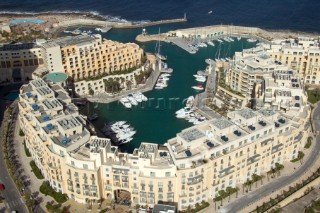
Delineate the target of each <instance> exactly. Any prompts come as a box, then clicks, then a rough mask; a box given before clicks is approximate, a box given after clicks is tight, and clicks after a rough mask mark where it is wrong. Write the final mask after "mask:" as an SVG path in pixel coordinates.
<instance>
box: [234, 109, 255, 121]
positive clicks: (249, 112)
mask: <svg viewBox="0 0 320 213" xmlns="http://www.w3.org/2000/svg"><path fill="white" fill-rule="evenodd" d="M236 113H237V114H238V115H240V116H241V117H243V118H245V119H250V118H253V117H255V116H257V114H256V113H255V112H254V111H253V110H250V109H247V108H244V109H241V110H239V111H237V112H236Z"/></svg>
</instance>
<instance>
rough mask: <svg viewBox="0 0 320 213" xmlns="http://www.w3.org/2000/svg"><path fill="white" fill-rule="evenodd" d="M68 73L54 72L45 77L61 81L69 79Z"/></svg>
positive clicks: (57, 81)
mask: <svg viewBox="0 0 320 213" xmlns="http://www.w3.org/2000/svg"><path fill="white" fill-rule="evenodd" d="M67 78H68V75H67V74H65V73H62V72H53V73H49V74H47V75H46V76H45V77H44V79H45V80H48V81H52V82H53V83H61V82H63V81H65V80H67Z"/></svg>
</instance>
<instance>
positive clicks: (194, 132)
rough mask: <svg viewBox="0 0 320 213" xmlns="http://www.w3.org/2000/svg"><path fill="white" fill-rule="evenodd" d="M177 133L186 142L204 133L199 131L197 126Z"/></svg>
mask: <svg viewBox="0 0 320 213" xmlns="http://www.w3.org/2000/svg"><path fill="white" fill-rule="evenodd" d="M178 135H179V136H180V137H181V138H183V139H184V140H186V141H187V142H191V141H194V140H197V139H199V138H202V137H205V136H206V135H205V134H204V133H203V132H202V131H200V130H199V129H198V128H192V129H188V130H186V131H183V132H181V133H178Z"/></svg>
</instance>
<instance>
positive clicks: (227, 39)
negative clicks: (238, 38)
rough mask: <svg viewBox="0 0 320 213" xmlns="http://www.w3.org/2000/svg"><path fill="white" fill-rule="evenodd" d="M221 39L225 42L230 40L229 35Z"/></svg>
mask: <svg viewBox="0 0 320 213" xmlns="http://www.w3.org/2000/svg"><path fill="white" fill-rule="evenodd" d="M223 40H225V41H226V42H230V41H231V40H230V39H229V37H225V38H223Z"/></svg>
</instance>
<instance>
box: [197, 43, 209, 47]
mask: <svg viewBox="0 0 320 213" xmlns="http://www.w3.org/2000/svg"><path fill="white" fill-rule="evenodd" d="M198 46H199V47H207V46H208V45H207V44H206V43H204V42H201V43H200V44H198Z"/></svg>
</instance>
